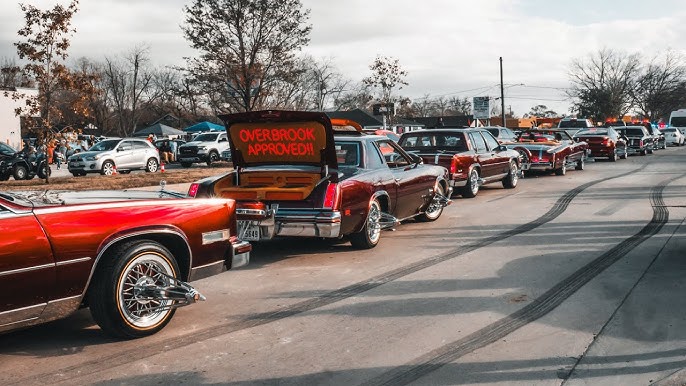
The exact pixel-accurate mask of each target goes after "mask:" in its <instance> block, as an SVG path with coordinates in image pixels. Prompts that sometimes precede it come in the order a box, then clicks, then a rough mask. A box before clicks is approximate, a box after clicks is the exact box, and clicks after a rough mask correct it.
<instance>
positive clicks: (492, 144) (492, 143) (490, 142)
mask: <svg viewBox="0 0 686 386" xmlns="http://www.w3.org/2000/svg"><path fill="white" fill-rule="evenodd" d="M481 135H482V136H483V137H484V140H485V141H486V145H487V146H488V150H490V151H493V150H495V149H497V148H498V146H500V143H498V140H497V139H495V138H494V137H493V134H491V133H490V132H488V131H481Z"/></svg>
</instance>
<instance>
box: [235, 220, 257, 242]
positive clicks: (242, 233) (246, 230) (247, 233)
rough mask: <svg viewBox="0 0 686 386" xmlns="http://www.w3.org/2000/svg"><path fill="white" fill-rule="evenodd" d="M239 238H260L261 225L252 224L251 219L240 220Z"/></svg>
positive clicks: (248, 239)
mask: <svg viewBox="0 0 686 386" xmlns="http://www.w3.org/2000/svg"><path fill="white" fill-rule="evenodd" d="M238 235H239V236H238V238H240V239H241V240H245V241H259V240H260V226H259V225H254V224H251V223H250V222H249V221H239V222H238Z"/></svg>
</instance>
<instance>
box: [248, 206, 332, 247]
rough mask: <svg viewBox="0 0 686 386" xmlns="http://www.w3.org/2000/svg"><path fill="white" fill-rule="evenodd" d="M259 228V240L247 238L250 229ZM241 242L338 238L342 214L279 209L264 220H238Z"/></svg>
mask: <svg viewBox="0 0 686 386" xmlns="http://www.w3.org/2000/svg"><path fill="white" fill-rule="evenodd" d="M255 226H258V227H259V229H260V232H259V238H252V237H250V238H249V237H246V236H247V230H248V229H249V228H250V227H255ZM238 229H239V231H238V238H239V239H241V240H250V241H259V240H269V239H272V238H274V237H276V236H295V237H324V238H338V236H339V235H340V234H341V213H340V212H338V211H331V212H326V211H319V210H314V211H313V210H290V209H285V210H284V209H278V211H276V213H275V212H272V213H271V216H270V217H268V218H266V219H263V220H242V219H240V215H239V220H238Z"/></svg>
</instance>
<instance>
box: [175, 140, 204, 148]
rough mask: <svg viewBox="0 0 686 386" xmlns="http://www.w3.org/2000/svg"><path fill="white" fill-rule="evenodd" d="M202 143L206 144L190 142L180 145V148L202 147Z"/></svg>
mask: <svg viewBox="0 0 686 386" xmlns="http://www.w3.org/2000/svg"><path fill="white" fill-rule="evenodd" d="M201 143H204V142H201V141H190V142H186V143H184V144H183V145H180V146H179V147H186V146H198V145H200V144H201Z"/></svg>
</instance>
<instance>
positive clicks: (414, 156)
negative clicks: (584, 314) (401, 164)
mask: <svg viewBox="0 0 686 386" xmlns="http://www.w3.org/2000/svg"><path fill="white" fill-rule="evenodd" d="M407 154H408V155H409V156H410V159H411V160H412V163H415V164H418V165H420V164H423V163H424V160H423V159H422V157H420V156H418V155H417V154H415V153H407Z"/></svg>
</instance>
